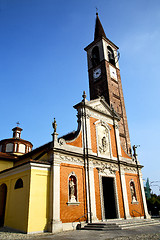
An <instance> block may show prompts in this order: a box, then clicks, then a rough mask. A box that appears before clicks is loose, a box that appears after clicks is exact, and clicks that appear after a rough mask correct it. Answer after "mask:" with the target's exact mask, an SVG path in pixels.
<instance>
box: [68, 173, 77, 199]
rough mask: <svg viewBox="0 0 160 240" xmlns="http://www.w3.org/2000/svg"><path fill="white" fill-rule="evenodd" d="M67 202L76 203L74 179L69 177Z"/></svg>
mask: <svg viewBox="0 0 160 240" xmlns="http://www.w3.org/2000/svg"><path fill="white" fill-rule="evenodd" d="M69 200H70V202H76V177H75V176H71V177H70V178H69Z"/></svg>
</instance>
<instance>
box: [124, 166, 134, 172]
mask: <svg viewBox="0 0 160 240" xmlns="http://www.w3.org/2000/svg"><path fill="white" fill-rule="evenodd" d="M123 170H124V171H125V173H137V169H136V168H135V167H128V166H123Z"/></svg>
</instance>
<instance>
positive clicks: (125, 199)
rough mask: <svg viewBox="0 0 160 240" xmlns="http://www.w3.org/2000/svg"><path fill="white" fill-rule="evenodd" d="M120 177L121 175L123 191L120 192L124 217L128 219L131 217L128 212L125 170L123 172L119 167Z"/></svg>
mask: <svg viewBox="0 0 160 240" xmlns="http://www.w3.org/2000/svg"><path fill="white" fill-rule="evenodd" d="M120 177H121V184H122V191H123V193H122V194H123V203H124V212H125V218H126V219H129V218H131V216H130V213H129V205H128V196H127V188H126V180H125V172H124V170H123V169H121V173H120Z"/></svg>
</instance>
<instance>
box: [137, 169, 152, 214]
mask: <svg viewBox="0 0 160 240" xmlns="http://www.w3.org/2000/svg"><path fill="white" fill-rule="evenodd" d="M138 171H139V170H138ZM139 182H140V186H141V193H142V201H143V207H144V216H145V218H147V219H150V218H151V216H150V215H149V213H148V208H147V203H146V196H145V192H144V186H143V180H142V173H141V171H139Z"/></svg>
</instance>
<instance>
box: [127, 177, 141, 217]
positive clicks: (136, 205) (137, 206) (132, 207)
mask: <svg viewBox="0 0 160 240" xmlns="http://www.w3.org/2000/svg"><path fill="white" fill-rule="evenodd" d="M125 179H126V187H127V195H128V203H129V211H130V215H131V216H132V217H133V216H135V217H139V214H138V213H137V212H135V211H134V215H133V212H132V211H133V210H136V211H138V212H139V213H141V215H143V216H144V208H143V201H142V195H141V189H140V184H139V179H138V176H137V174H131V173H126V174H125ZM131 179H132V180H133V181H134V183H135V190H136V196H137V201H138V203H133V204H132V199H131V191H130V181H131Z"/></svg>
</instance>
